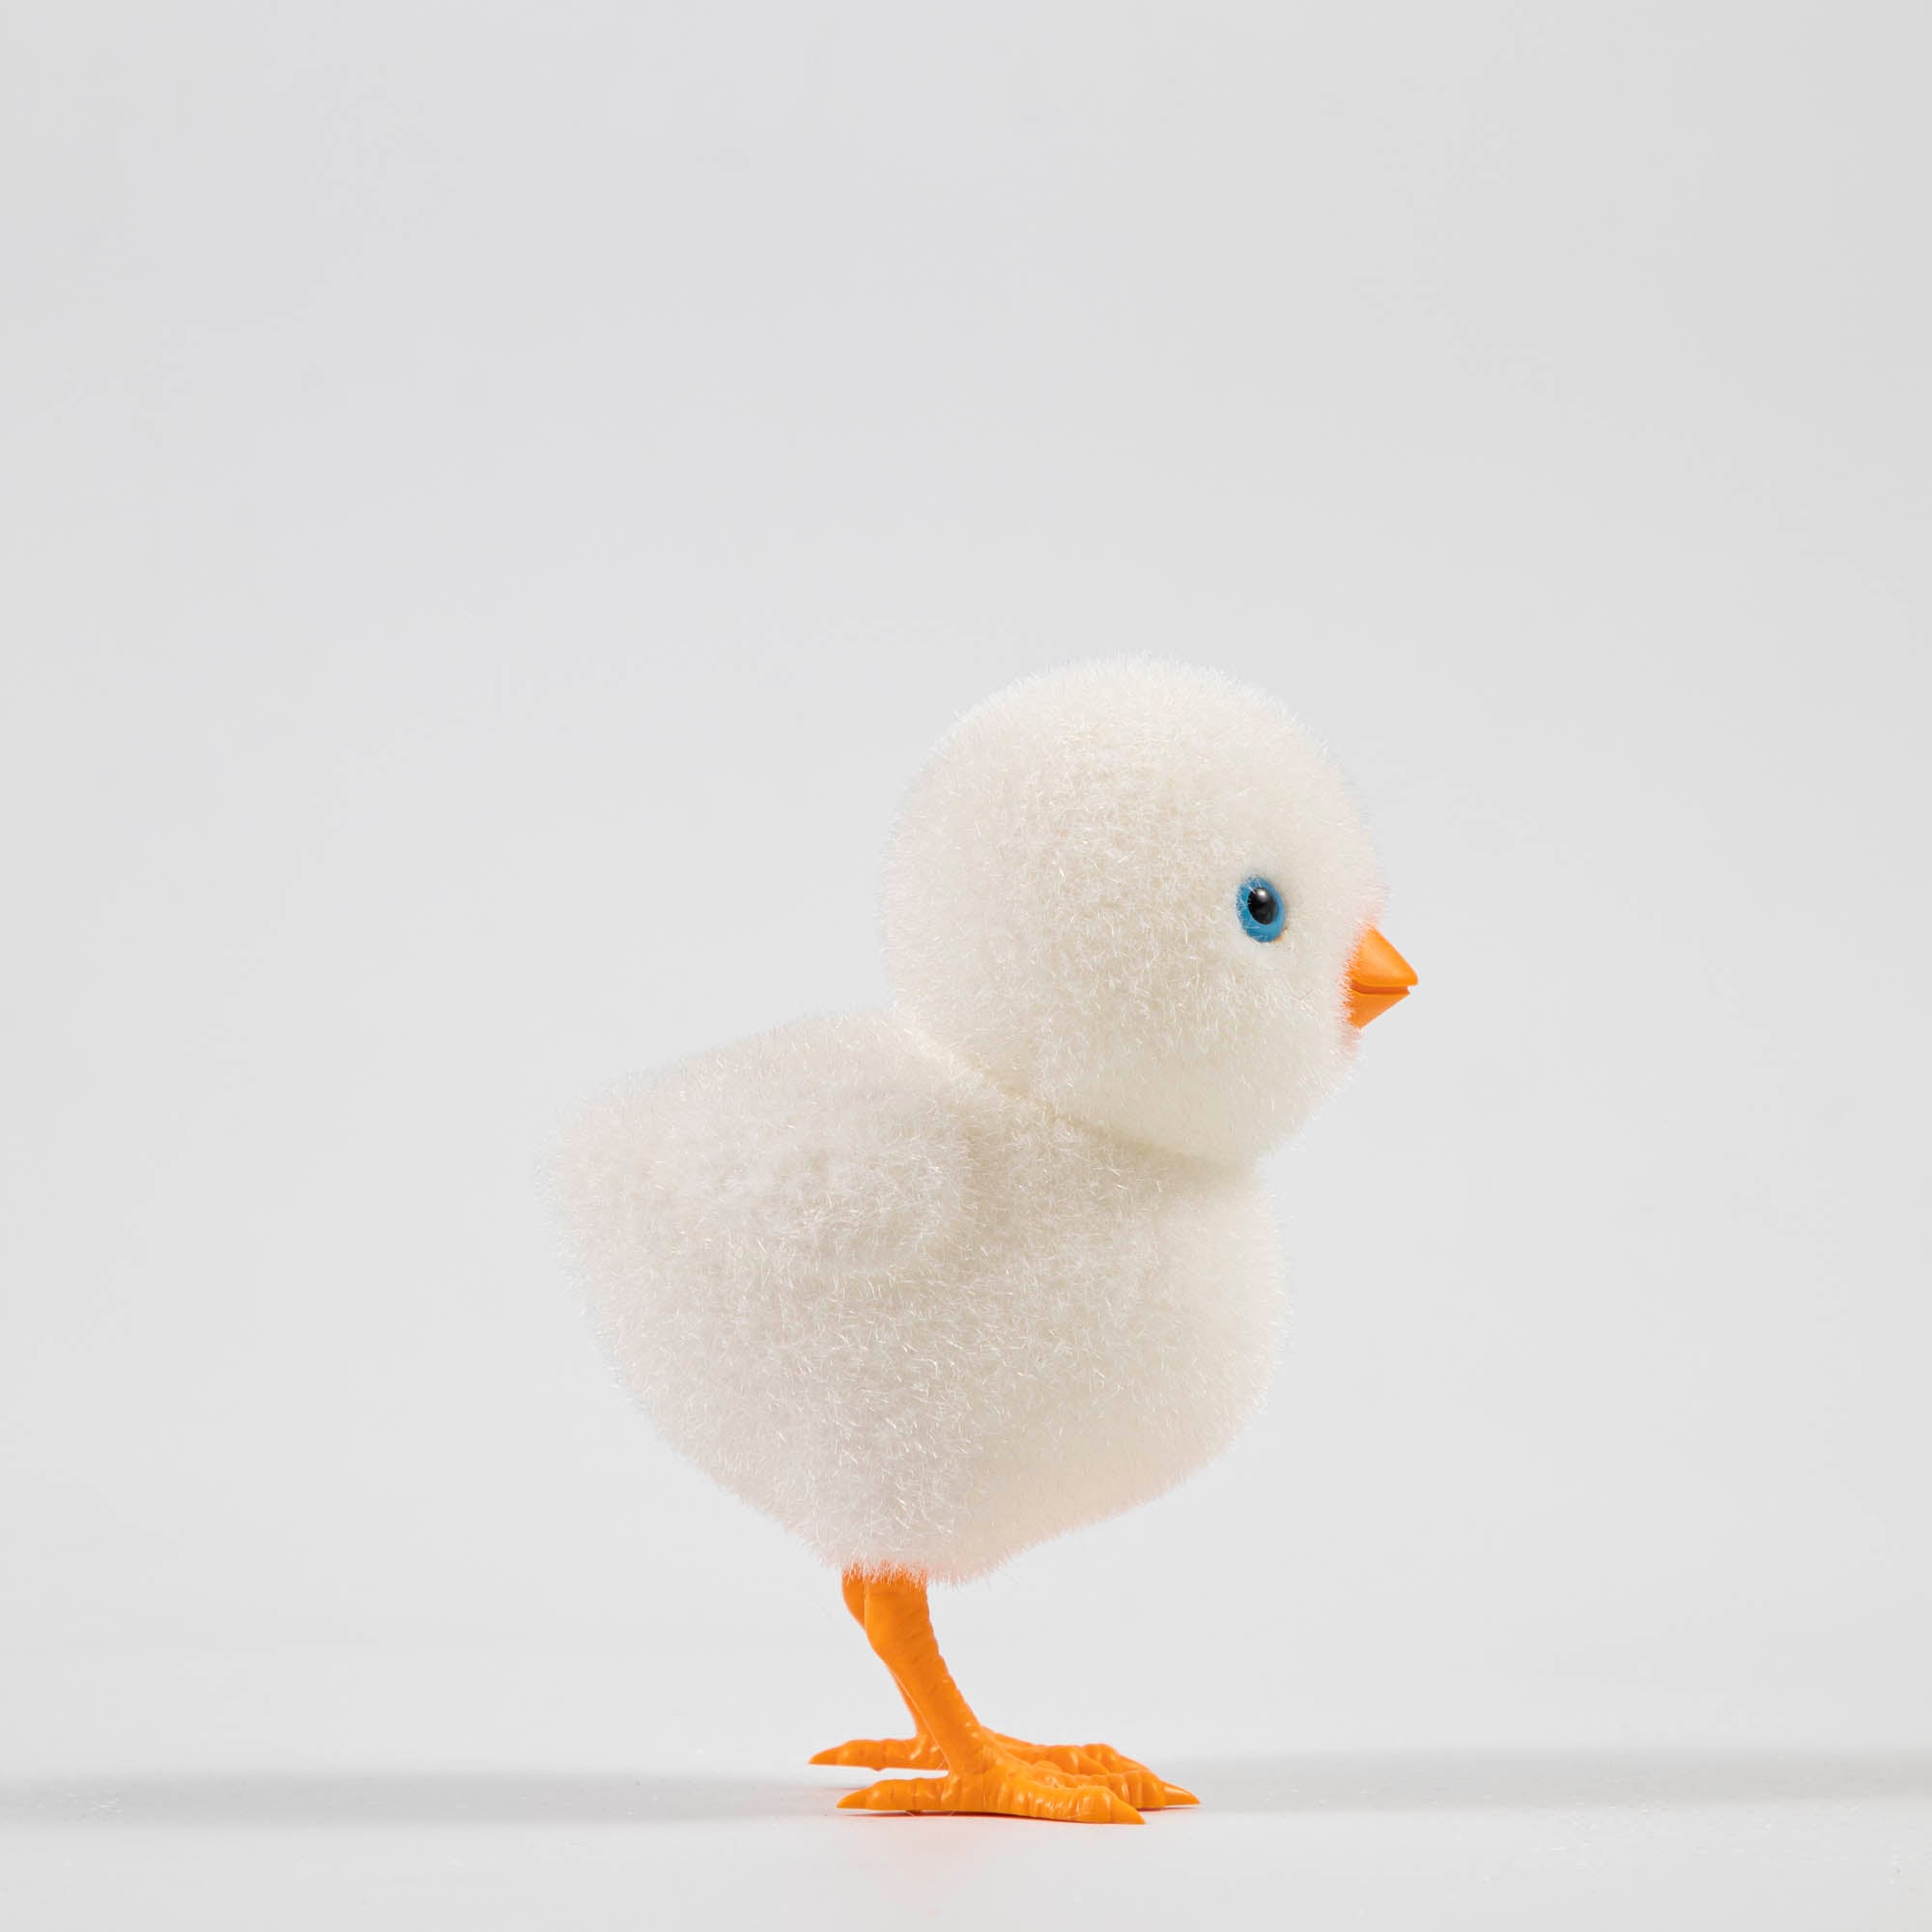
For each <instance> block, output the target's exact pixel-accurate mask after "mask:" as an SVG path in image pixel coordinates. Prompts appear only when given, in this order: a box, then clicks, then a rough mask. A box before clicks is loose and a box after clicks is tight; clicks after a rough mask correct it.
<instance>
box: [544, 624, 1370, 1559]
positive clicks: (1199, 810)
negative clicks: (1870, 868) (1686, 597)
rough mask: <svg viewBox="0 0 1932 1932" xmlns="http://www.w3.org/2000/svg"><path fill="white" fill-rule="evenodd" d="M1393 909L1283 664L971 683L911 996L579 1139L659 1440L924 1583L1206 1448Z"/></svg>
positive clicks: (895, 898)
mask: <svg viewBox="0 0 1932 1932" xmlns="http://www.w3.org/2000/svg"><path fill="white" fill-rule="evenodd" d="M1253 874H1261V875H1263V876H1264V877H1266V878H1268V879H1270V880H1271V881H1273V883H1274V884H1275V886H1276V887H1277V888H1278V889H1279V891H1280V893H1281V895H1282V897H1283V898H1284V900H1285V902H1286V904H1287V907H1288V924H1287V929H1286V931H1285V933H1284V935H1283V937H1282V938H1281V939H1279V940H1277V941H1274V942H1272V943H1270V944H1265V945H1264V944H1258V943H1257V942H1256V941H1255V940H1253V939H1251V938H1250V937H1249V936H1248V935H1247V934H1246V933H1245V932H1244V931H1243V929H1242V927H1241V924H1240V922H1239V919H1238V916H1237V913H1236V890H1237V888H1238V887H1239V886H1240V884H1241V882H1242V881H1243V880H1244V879H1246V878H1248V877H1249V876H1250V875H1253ZM1377 909H1378V884H1377V878H1376V872H1375V866H1374V861H1373V857H1372V855H1371V852H1370V848H1369V844H1368V840H1367V838H1366V836H1365V834H1364V833H1363V831H1362V828H1361V826H1360V823H1359V821H1358V819H1357V817H1356V814H1355V812H1354V810H1353V809H1352V807H1351V805H1350V801H1349V798H1348V795H1347V793H1346V791H1345V790H1344V788H1343V786H1342V784H1341V781H1339V779H1338V778H1337V777H1336V776H1335V774H1334V772H1333V770H1332V769H1331V767H1330V766H1329V765H1328V763H1327V761H1326V760H1325V758H1324V757H1323V756H1322V755H1321V753H1320V752H1319V751H1318V750H1317V749H1316V748H1315V747H1314V746H1313V745H1312V744H1311V743H1310V742H1309V741H1308V740H1307V739H1306V738H1305V737H1304V736H1303V735H1302V734H1301V732H1300V731H1299V730H1298V728H1297V727H1296V726H1295V725H1294V724H1293V721H1292V720H1291V719H1290V718H1289V717H1288V716H1287V714H1286V713H1285V712H1283V711H1282V710H1281V709H1280V708H1279V707H1278V706H1277V705H1276V704H1275V703H1274V702H1273V701H1272V700H1271V699H1269V698H1267V697H1264V696H1261V695H1260V694H1258V693H1255V692H1252V691H1248V690H1244V689H1242V688H1241V687H1239V686H1236V685H1235V684H1232V683H1230V682H1229V681H1228V680H1226V679H1224V678H1221V677H1218V676H1215V675H1213V674H1211V673H1208V672H1204V671H1199V670H1192V669H1187V668H1180V667H1176V666H1169V665H1160V664H1153V663H1148V662H1144V661H1133V662H1127V663H1110V664H1094V665H1083V666H1079V667H1076V668H1073V669H1070V670H1066V671H1063V672H1060V673H1056V674H1054V675H1052V676H1048V677H1043V678H1037V679H1032V680H1029V681H1027V682H1025V683H1022V684H1019V685H1016V686H1014V687H1013V688H1011V689H1010V690H1009V691H1007V692H1005V693H1002V694H1001V695H1000V696H997V697H994V698H992V699H990V700H989V701H988V702H987V703H985V704H983V705H981V706H980V708H979V709H978V710H976V711H975V712H973V713H972V714H971V715H969V716H968V717H967V718H966V719H965V720H964V721H962V723H961V724H960V725H957V726H956V727H955V728H954V730H953V731H952V733H951V734H950V735H949V736H948V738H947V739H946V740H945V742H944V743H943V744H942V745H941V746H940V748H939V750H938V752H937V753H935V754H934V756H933V758H932V760H931V762H930V763H929V765H928V766H927V768H926V770H925V772H924V774H923V776H922V778H921V779H920V781H919V782H918V783H917V785H916V786H915V787H914V790H913V793H912V796H911V798H910V799H909V801H908V803H907V805H906V808H905V811H904V814H903V816H902V818H901V822H900V825H899V828H898V832H897V835H896V837H895V840H894V843H893V847H892V851H891V854H890V857H889V860H888V864H887V876H886V926H887V951H888V959H889V963H890V966H891V970H892V976H893V980H894V985H895V991H896V994H897V1000H898V1004H897V1007H896V1008H895V1010H894V1012H892V1013H890V1014H858V1015H853V1016H850V1017H845V1018H837V1019H820V1020H809V1021H804V1022H801V1023H799V1024H797V1025H794V1026H790V1027H785V1028H781V1029H780V1030H779V1031H777V1032H775V1033H771V1034H767V1035H764V1036H762V1037H758V1038H755V1039H751V1040H747V1041H745V1042H743V1043H741V1044H739V1045H737V1046H733V1047H728V1048H725V1050H724V1051H722V1052H718V1053H711V1054H705V1055H701V1056H699V1057H698V1058H696V1059H694V1060H691V1061H687V1062H685V1063H684V1064H683V1065H678V1066H675V1067H672V1068H669V1069H668V1070H667V1071H664V1072H661V1073H658V1074H656V1075H653V1076H651V1077H649V1078H647V1079H645V1080H644V1081H642V1082H641V1083H639V1084H638V1085H636V1086H634V1087H632V1088H631V1089H629V1090H627V1091H625V1092H623V1093H621V1094H618V1095H617V1096H615V1097H614V1098H612V1099H611V1100H610V1101H608V1102H606V1103H605V1104H604V1105H603V1106H601V1107H599V1108H598V1109H596V1110H595V1111H594V1112H592V1113H591V1114H590V1115H589V1117H588V1118H587V1119H585V1120H584V1121H583V1122H582V1123H581V1124H580V1125H579V1126H578V1127H577V1129H576V1130H575V1131H574V1132H573V1133H572V1134H571V1135H570V1136H569V1137H568V1139H567V1141H566V1144H565V1146H564V1148H563V1150H562V1152H561V1155H560V1157H559V1159H558V1160H557V1162H556V1165H555V1170H554V1172H555V1179H556V1184H557V1187H558V1191H559V1194H560V1197H561V1202H562V1206H563V1208H564V1211H565V1217H566V1221H567V1224H568V1226H569V1229H570V1232H571V1234H572V1236H573V1239H574V1245H575V1247H576V1250H577V1252H578V1255H579V1257H580V1259H581V1263H582V1272H583V1275H584V1277H585V1280H586V1283H587V1285H588V1288H589V1292H590V1295H591V1299H592V1302H593V1305H594V1307H595V1309H596V1311H597V1313H598V1316H599V1319H600V1322H601V1325H602V1326H603V1329H604V1331H605V1334H606V1336H607V1339H608V1341H609V1343H610V1346H611V1350H612V1353H613V1355H614V1357H615V1359H616V1361H617V1363H618V1365H619V1367H620V1370H621V1372H622V1373H623V1375H624V1377H625V1378H626V1380H627V1381H628V1382H629V1383H630V1384H631V1386H632V1387H633V1388H634V1389H635V1390H636V1391H637V1393H638V1394H639V1397H640V1398H641V1399H642V1401H643V1403H644V1405H645V1406H646V1408H647V1409H648V1411H649V1413H650V1414H651V1416H652V1418H653V1420H654V1421H655V1422H656V1424H657V1426H658V1427H659V1429H660V1430H661V1431H662V1432H663V1433H664V1435H666V1437H667V1438H668V1440H669V1441H670V1442H671V1443H672V1444H673V1445H674V1446H675V1447H676V1448H678V1449H679V1450H681V1451H682V1452H683V1453H684V1454H685V1455H687V1456H689V1457H690V1458H691V1460H692V1461H693V1462H694V1463H696V1464H697V1465H698V1466H699V1467H700V1468H702V1469H704V1470H706V1471H708V1472H709V1473H710V1474H711V1475H712V1476H714V1477H716V1478H717V1479H718V1480H719V1481H720V1482H722V1483H724V1484H725V1486H726V1487H727V1488H729V1489H731V1490H733V1491H735V1492H737V1493H738V1494H740V1495H741V1496H743V1497H745V1498H746V1500H748V1501H750V1502H752V1503H754V1504H756V1505H757V1506H758V1507H759V1508H760V1509H763V1510H765V1511H766V1512H768V1513H769V1514H770V1515H772V1516H774V1517H776V1518H777V1519H778V1520H779V1521H781V1523H783V1524H785V1525H786V1526H787V1527H788V1528H790V1529H792V1530H794V1531H795V1532H797V1534H799V1535H800V1536H802V1537H803V1538H804V1539H805V1540H806V1541H807V1542H808V1543H809V1544H810V1545H811V1546H812V1548H815V1549H816V1550H818V1551H819V1553H820V1554H821V1555H823V1556H824V1557H825V1558H826V1559H827V1560H828V1561H830V1562H832V1563H835V1564H837V1565H838V1566H839V1567H841V1568H851V1567H860V1568H866V1569H870V1570H881V1569H888V1568H893V1569H907V1570H913V1571H917V1572H922V1573H923V1574H925V1575H927V1576H930V1577H936V1578H960V1577H970V1576H974V1575H978V1574H980V1573H981V1572H983V1571H986V1570H989V1569H991V1568H993V1567H994V1566H995V1565H997V1564H999V1563H1000V1562H1002V1561H1003V1560H1005V1558H1007V1557H1008V1556H1010V1555H1012V1554H1013V1553H1014V1552H1016V1551H1018V1550H1020V1549H1023V1548H1026V1547H1028V1546H1029V1545H1031V1544H1034V1543H1037V1542H1039V1541H1040V1540H1042V1539H1043V1538H1045V1537H1049V1536H1053V1535H1056V1534H1058V1533H1059V1532H1060V1531H1062V1530H1065V1529H1070V1528H1072V1527H1074V1526H1076V1525H1077V1524H1079V1523H1082V1522H1087V1521H1092V1520H1095V1519H1097V1518H1100V1517H1103V1516H1108V1515H1111V1514H1113V1513H1115V1512H1117V1511H1119V1510H1123V1509H1127V1508H1130V1507H1131V1506H1132V1505H1134V1504H1135V1503H1138V1502H1142V1501H1145V1500H1147V1499H1148V1498H1149V1497H1151V1496H1153V1495H1155V1494H1157V1493H1158V1492H1160V1491H1162V1490H1164V1489H1167V1488H1168V1487H1170V1486H1171V1485H1172V1484H1174V1483H1176V1482H1178V1481H1179V1480H1180V1479H1181V1478H1182V1477H1184V1476H1186V1475H1188V1474H1190V1473H1191V1472H1192V1471H1193V1470H1195V1469H1196V1468H1198V1467H1200V1466H1201V1464H1202V1463H1205V1462H1207V1461H1208V1459H1209V1458H1210V1457H1212V1456H1213V1455H1215V1454H1216V1453H1217V1452H1218V1451H1219V1450H1221V1449H1222V1448H1223V1447H1225V1446H1226V1444H1227V1443H1228V1441H1229V1440H1230V1439H1231V1438H1232V1436H1233V1435H1234V1434H1235V1433H1236V1430H1237V1429H1238V1428H1239V1426H1240V1424H1241V1422H1242V1421H1243V1420H1244V1418H1245V1417H1246V1415H1247V1414H1248V1412H1249V1410H1250V1409H1251V1407H1252V1406H1253V1404H1254V1402H1255V1400H1256V1399H1257V1397H1258V1396H1259V1395H1260V1393H1261V1390H1262V1387H1263V1385H1264V1381H1265V1379H1266V1377H1267V1374H1268V1370H1269V1368H1270V1366H1271V1363H1272V1358H1273V1354H1274V1343H1275V1326H1276V1320H1277V1308H1278V1302H1279V1285H1278V1277H1279V1263H1278V1259H1277V1249H1276V1243H1275V1237H1274V1234H1273V1230H1272V1227H1271V1225H1270V1220H1269V1216H1268V1212H1267V1208H1266V1205H1265V1202H1264V1197H1263V1194H1262V1190H1261V1187H1260V1184H1259V1181H1258V1179H1257V1178H1256V1175H1255V1172H1254V1169H1253V1166H1252V1162H1253V1159H1254V1157H1255V1156H1256V1155H1257V1154H1258V1153H1260V1152H1262V1151H1264V1149H1265V1148H1267V1147H1268V1146H1270V1145H1272V1144H1273V1143H1274V1142H1276V1141H1278V1140H1280V1139H1281V1138H1282V1137H1283V1136H1284V1135H1286V1134H1287V1133H1289V1132H1291V1131H1293V1128H1294V1127H1295V1126H1297V1125H1298V1124H1299V1123H1300V1122H1302V1121H1303V1120H1304V1119H1305V1118H1306V1117H1307V1115H1308V1114H1309V1112H1310V1111H1311V1110H1312V1109H1313V1108H1314V1107H1315V1106H1316V1105H1317V1104H1318V1103H1319V1101H1320V1100H1321V1098H1322V1096H1323V1095H1324V1094H1327V1093H1328V1092H1329V1091H1330V1090H1331V1089H1332V1088H1333V1087H1334V1085H1335V1084H1336V1082H1337V1081H1338V1079H1339V1078H1340V1077H1341V1075H1342V1074H1343V1072H1344V1071H1345V1070H1346V1068H1347V1066H1348V1064H1349V1060H1350V1055H1351V1053H1352V1050H1353V1043H1354V1037H1355V1036H1354V1030H1353V1029H1352V1028H1350V1026H1349V1024H1348V1022H1347V1017H1346V1001H1347V992H1346V980H1347V970H1348V961H1349V958H1350V954H1351V952H1352V951H1353V949H1354V946H1355V944H1356V942H1357V941H1358V940H1359V938H1360V936H1361V934H1362V932H1363V930H1364V929H1365V928H1366V927H1367V926H1368V925H1369V924H1370V923H1371V922H1372V920H1373V918H1374V916H1375V914H1376V911H1377Z"/></svg>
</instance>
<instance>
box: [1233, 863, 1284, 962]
mask: <svg viewBox="0 0 1932 1932" xmlns="http://www.w3.org/2000/svg"><path fill="white" fill-rule="evenodd" d="M1235 909H1236V911H1237V912H1238V913H1239V914H1240V915H1241V930H1242V931H1243V932H1245V933H1246V934H1247V935H1248V937H1249V938H1250V939H1259V940H1261V941H1262V942H1263V944H1264V945H1265V944H1266V942H1267V941H1268V940H1270V939H1279V938H1280V937H1281V929H1282V927H1283V926H1285V925H1286V924H1287V923H1288V908H1287V907H1286V906H1285V905H1283V904H1282V902H1281V895H1280V894H1279V893H1278V892H1276V891H1275V889H1274V888H1273V887H1272V886H1271V885H1269V883H1268V882H1267V880H1265V879H1264V878H1261V877H1259V876H1257V877H1255V878H1252V879H1243V880H1242V881H1241V886H1240V890H1239V891H1238V892H1237V893H1236V895H1235Z"/></svg>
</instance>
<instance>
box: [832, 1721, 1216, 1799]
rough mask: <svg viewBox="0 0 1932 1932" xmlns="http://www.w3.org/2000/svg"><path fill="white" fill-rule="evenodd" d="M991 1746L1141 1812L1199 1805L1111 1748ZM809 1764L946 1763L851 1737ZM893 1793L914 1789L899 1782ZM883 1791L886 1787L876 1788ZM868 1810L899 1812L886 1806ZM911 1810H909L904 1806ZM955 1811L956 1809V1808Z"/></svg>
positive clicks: (935, 1755) (886, 1742) (888, 1742)
mask: <svg viewBox="0 0 1932 1932" xmlns="http://www.w3.org/2000/svg"><path fill="white" fill-rule="evenodd" d="M992 1741H993V1743H994V1744H996V1745H998V1746H1000V1747H1002V1748H1003V1749H1004V1750H1005V1751H1007V1752H1009V1753H1010V1754H1011V1756H1012V1757H1013V1758H1015V1759H1016V1760H1018V1761H1020V1762H1022V1763H1025V1764H1028V1765H1032V1766H1034V1767H1036V1768H1038V1769H1042V1770H1052V1771H1055V1772H1061V1773H1071V1774H1072V1775H1073V1776H1075V1777H1077V1778H1079V1779H1080V1780H1082V1781H1083V1782H1085V1783H1088V1784H1097V1785H1104V1786H1105V1787H1106V1789H1107V1790H1109V1791H1111V1792H1112V1793H1113V1794H1114V1795H1115V1796H1116V1797H1117V1798H1124V1799H1125V1800H1126V1801H1127V1803H1128V1804H1132V1805H1135V1806H1137V1807H1138V1808H1139V1809H1140V1810H1143V1811H1159V1810H1164V1809H1166V1808H1167V1807H1168V1806H1169V1805H1174V1804H1199V1803H1200V1802H1201V1801H1200V1800H1199V1799H1198V1798H1196V1797H1195V1795H1194V1794H1193V1792H1191V1791H1189V1790H1187V1789H1186V1788H1185V1787H1184V1786H1182V1785H1179V1784H1170V1783H1168V1781H1167V1780H1166V1779H1165V1778H1164V1777H1162V1776H1160V1775H1159V1774H1158V1773H1157V1772H1152V1771H1150V1770H1149V1769H1148V1768H1147V1766H1146V1765H1144V1764H1142V1763H1140V1762H1139V1761H1138V1760H1137V1759H1135V1758H1130V1757H1125V1756H1123V1755H1122V1753H1121V1752H1119V1751H1117V1750H1116V1749H1115V1748H1114V1747H1113V1746H1112V1745H1032V1744H1028V1743H1027V1742H1026V1740H1025V1739H1024V1738H1009V1737H1008V1736H1007V1735H1006V1733H1005V1732H1004V1731H995V1732H993V1733H992ZM811 1762H812V1763H813V1764H842V1765H863V1766H865V1767H867V1769H868V1770H873V1771H944V1770H945V1769H946V1758H945V1756H944V1754H943V1753H942V1752H941V1751H940V1748H939V1747H938V1746H937V1745H936V1744H935V1743H934V1742H933V1741H932V1740H931V1739H930V1738H927V1737H916V1738H854V1739H852V1740H851V1742H850V1743H848V1744H842V1745H834V1746H833V1747H832V1748H831V1749H830V1750H822V1751H820V1752H818V1753H817V1754H816V1755H815V1756H814V1757H813V1758H812V1760H811ZM895 1788H902V1789H909V1788H915V1787H912V1786H911V1785H909V1783H908V1781H907V1780H905V1779H898V1780H896V1783H895ZM871 1789H872V1790H874V1791H882V1790H884V1789H885V1786H884V1785H874V1786H872V1787H871ZM863 1808H866V1809H882V1810H883V1809H893V1808H901V1807H894V1806H887V1805H878V1806H871V1805H867V1806H866V1807H863ZM902 1808H905V1809H912V1808H914V1807H912V1806H905V1807H902ZM954 1808H959V1807H954Z"/></svg>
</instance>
